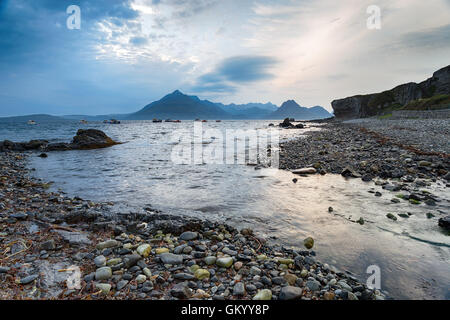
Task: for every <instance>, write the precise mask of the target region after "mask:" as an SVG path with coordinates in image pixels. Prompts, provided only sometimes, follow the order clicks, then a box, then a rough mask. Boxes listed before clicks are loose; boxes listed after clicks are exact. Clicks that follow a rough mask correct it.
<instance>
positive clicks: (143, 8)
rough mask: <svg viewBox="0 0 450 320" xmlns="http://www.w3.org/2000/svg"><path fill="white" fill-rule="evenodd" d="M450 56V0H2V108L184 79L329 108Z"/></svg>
mask: <svg viewBox="0 0 450 320" xmlns="http://www.w3.org/2000/svg"><path fill="white" fill-rule="evenodd" d="M69 5H78V6H79V7H80V9H81V29H80V30H76V29H74V30H69V29H68V28H67V24H66V20H67V18H68V17H69V14H67V13H66V9H67V7H68V6H69ZM370 5H377V6H379V8H380V9H381V29H379V30H376V29H375V30H373V29H372V30H371V29H368V28H367V19H368V18H369V16H370V15H369V14H367V12H366V10H367V7H368V6H370ZM449 58H450V0H429V1H423V0H380V1H377V0H370V1H366V0H341V1H336V0H323V1H318V0H282V1H269V0H251V1H247V0H186V1H184V0H129V1H124V0H0V116H8V115H22V114H30V113H50V114H55V115H63V114H106V113H126V112H134V111H136V110H138V109H140V108H142V107H143V106H145V105H146V104H148V103H150V102H152V101H154V100H157V99H160V98H161V97H162V96H164V95H165V94H167V93H169V92H172V91H174V90H176V89H180V90H181V91H183V92H185V93H188V94H195V95H198V96H199V97H200V98H203V99H209V100H212V101H215V102H223V103H231V102H235V103H247V102H268V101H271V102H273V103H275V104H278V105H280V104H281V103H282V102H283V101H285V100H288V99H295V100H296V101H297V102H298V103H299V104H300V105H302V106H306V107H310V106H314V105H322V106H324V107H325V108H327V109H328V110H331V105H330V102H331V101H332V100H334V99H336V98H344V97H346V96H350V95H354V94H360V93H372V92H378V91H383V90H385V89H390V88H392V87H394V86H396V85H398V84H401V83H405V82H410V81H416V82H419V81H422V80H425V79H426V78H428V77H430V76H431V75H432V73H433V72H434V71H436V70H437V69H439V68H441V67H444V66H446V65H448V64H450V59H449Z"/></svg>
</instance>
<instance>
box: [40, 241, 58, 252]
mask: <svg viewBox="0 0 450 320" xmlns="http://www.w3.org/2000/svg"><path fill="white" fill-rule="evenodd" d="M55 249H56V244H55V241H54V240H48V241H45V242H43V243H41V250H46V251H51V250H55Z"/></svg>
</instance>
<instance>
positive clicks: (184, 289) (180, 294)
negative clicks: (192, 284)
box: [170, 282, 192, 299]
mask: <svg viewBox="0 0 450 320" xmlns="http://www.w3.org/2000/svg"><path fill="white" fill-rule="evenodd" d="M170 294H171V295H172V296H173V297H175V298H178V299H189V298H190V297H191V296H192V291H191V289H190V288H189V287H188V283H187V282H181V283H178V284H176V285H175V286H174V287H173V288H172V289H171V290H170Z"/></svg>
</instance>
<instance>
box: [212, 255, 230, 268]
mask: <svg viewBox="0 0 450 320" xmlns="http://www.w3.org/2000/svg"><path fill="white" fill-rule="evenodd" d="M216 264H217V265H218V266H219V267H221V268H229V267H231V265H232V264H233V258H231V257H222V258H219V259H217V261H216Z"/></svg>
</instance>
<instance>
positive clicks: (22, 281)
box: [20, 274, 39, 284]
mask: <svg viewBox="0 0 450 320" xmlns="http://www.w3.org/2000/svg"><path fill="white" fill-rule="evenodd" d="M37 278H39V275H38V274H34V275H31V276H28V277H25V278H22V279H20V284H29V283H31V282H33V281H34V280H36V279H37Z"/></svg>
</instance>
